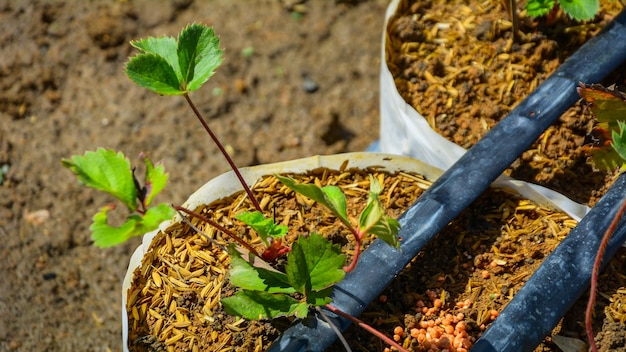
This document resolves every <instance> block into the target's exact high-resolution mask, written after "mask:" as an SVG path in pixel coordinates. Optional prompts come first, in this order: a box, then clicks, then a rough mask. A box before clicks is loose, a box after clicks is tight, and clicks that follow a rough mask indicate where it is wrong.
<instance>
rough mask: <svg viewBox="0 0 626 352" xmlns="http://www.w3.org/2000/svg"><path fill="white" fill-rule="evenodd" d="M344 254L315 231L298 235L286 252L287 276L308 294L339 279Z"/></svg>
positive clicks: (343, 262) (341, 273) (296, 286)
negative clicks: (306, 235)
mask: <svg viewBox="0 0 626 352" xmlns="http://www.w3.org/2000/svg"><path fill="white" fill-rule="evenodd" d="M345 262H346V256H345V255H343V254H341V252H340V248H339V246H338V245H333V244H332V243H330V242H329V241H328V240H326V239H325V238H324V237H322V236H321V235H319V234H316V233H313V234H311V236H308V237H304V236H302V237H300V238H298V241H296V243H294V245H293V247H292V249H291V252H289V254H288V255H287V266H286V271H287V277H288V278H289V283H290V284H291V286H293V287H294V288H295V289H296V290H297V291H298V292H300V293H302V294H304V295H305V296H308V295H309V294H310V292H311V291H320V290H323V289H326V288H327V287H329V286H331V285H333V284H335V283H337V282H339V281H341V280H342V279H343V277H344V276H345V274H346V273H345V272H344V271H343V265H344V264H345Z"/></svg>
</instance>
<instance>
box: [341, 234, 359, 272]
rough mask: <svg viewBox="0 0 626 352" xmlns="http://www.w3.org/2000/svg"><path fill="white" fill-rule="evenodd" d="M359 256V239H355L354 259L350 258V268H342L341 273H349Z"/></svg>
mask: <svg viewBox="0 0 626 352" xmlns="http://www.w3.org/2000/svg"><path fill="white" fill-rule="evenodd" d="M360 254H361V238H356V239H355V243H354V258H352V263H350V266H347V267H346V266H344V267H343V271H345V272H347V273H349V272H351V271H352V270H354V268H355V267H356V263H357V261H358V260H359V255H360Z"/></svg>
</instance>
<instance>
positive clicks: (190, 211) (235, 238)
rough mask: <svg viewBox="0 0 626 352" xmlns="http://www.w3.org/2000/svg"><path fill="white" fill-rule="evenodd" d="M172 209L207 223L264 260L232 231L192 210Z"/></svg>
mask: <svg viewBox="0 0 626 352" xmlns="http://www.w3.org/2000/svg"><path fill="white" fill-rule="evenodd" d="M172 207H173V208H174V209H175V210H178V211H182V212H183V213H186V214H188V215H190V216H193V217H194V218H197V219H200V220H201V221H204V222H206V223H208V224H209V225H211V226H213V227H215V228H216V229H218V230H220V231H222V232H223V233H224V234H226V235H227V236H228V237H230V238H232V239H233V240H235V241H236V242H237V243H239V244H240V245H242V246H243V247H245V248H246V249H247V250H249V251H250V253H252V254H254V255H255V256H256V257H257V258H260V259H261V260H264V259H263V257H261V255H259V253H258V252H257V251H256V250H255V249H254V248H252V246H251V245H250V244H248V242H246V241H244V240H243V239H241V238H240V237H239V236H237V235H235V234H234V233H233V232H232V231H230V230H228V229H227V228H225V227H224V226H222V225H220V224H218V223H217V222H215V221H213V220H211V219H209V218H207V217H206V216H203V215H201V214H198V213H196V212H194V211H192V210H189V209H187V208H185V207H181V206H178V205H172Z"/></svg>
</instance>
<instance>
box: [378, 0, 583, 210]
mask: <svg viewBox="0 0 626 352" xmlns="http://www.w3.org/2000/svg"><path fill="white" fill-rule="evenodd" d="M400 1H401V0H393V1H392V2H391V3H390V4H389V7H387V13H386V14H385V26H384V30H383V40H382V48H381V70H380V114H381V120H380V151H381V152H383V153H391V154H399V155H408V156H411V157H414V158H416V159H419V160H422V161H423V162H425V163H428V164H430V165H433V166H435V167H438V168H440V169H442V170H447V169H448V168H449V167H450V166H452V164H454V163H455V162H456V161H457V160H458V159H459V158H460V157H461V156H462V155H463V154H465V152H466V150H465V149H464V148H463V147H461V146H459V145H457V144H455V143H453V142H450V141H449V140H447V139H445V138H444V137H442V136H441V135H440V134H438V133H437V132H435V130H433V129H432V128H431V127H430V125H429V124H428V122H426V119H424V117H422V115H420V114H419V113H418V112H417V111H416V110H415V109H414V108H413V107H412V106H411V105H409V104H407V103H406V102H405V101H404V99H403V98H402V96H400V93H399V92H398V89H397V87H396V85H395V83H394V80H393V76H392V75H391V72H390V71H389V68H388V67H387V61H386V55H385V46H386V38H387V24H388V21H389V19H390V18H391V17H392V16H393V15H394V14H395V12H396V10H397V8H398V5H399V3H400ZM493 186H496V187H502V188H509V189H513V190H515V191H517V192H518V193H520V194H521V195H522V196H524V197H525V198H527V199H529V200H531V201H533V202H535V203H536V204H539V205H543V206H547V207H550V208H553V209H555V208H556V209H558V210H560V211H563V212H565V213H567V214H568V215H570V216H571V217H572V218H573V219H575V220H577V221H579V220H580V219H582V217H583V216H584V215H585V214H587V212H588V211H589V208H588V207H587V206H585V205H582V204H579V203H576V202H574V201H572V200H571V199H569V198H567V197H565V196H564V195H562V194H560V193H558V192H555V191H552V190H550V189H547V188H545V187H542V186H539V185H535V184H531V183H527V182H524V181H517V180H514V179H512V178H511V177H508V176H506V175H502V176H500V177H498V179H496V181H494V183H493Z"/></svg>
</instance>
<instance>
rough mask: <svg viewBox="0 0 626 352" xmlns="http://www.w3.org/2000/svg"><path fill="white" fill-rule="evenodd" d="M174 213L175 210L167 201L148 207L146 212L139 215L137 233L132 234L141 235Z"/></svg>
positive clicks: (155, 227)
mask: <svg viewBox="0 0 626 352" xmlns="http://www.w3.org/2000/svg"><path fill="white" fill-rule="evenodd" d="M174 214H176V211H175V210H174V208H172V207H171V206H170V205H169V204H167V203H162V204H159V205H157V206H156V207H152V208H149V209H148V210H147V211H146V213H145V214H144V215H143V216H141V217H140V219H141V221H139V223H138V224H137V225H138V226H137V231H138V232H139V233H137V234H135V235H133V236H141V235H143V234H144V233H147V232H150V231H152V230H154V229H157V228H158V227H159V225H160V224H161V223H162V222H163V221H165V220H169V219H171V218H172V217H174Z"/></svg>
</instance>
